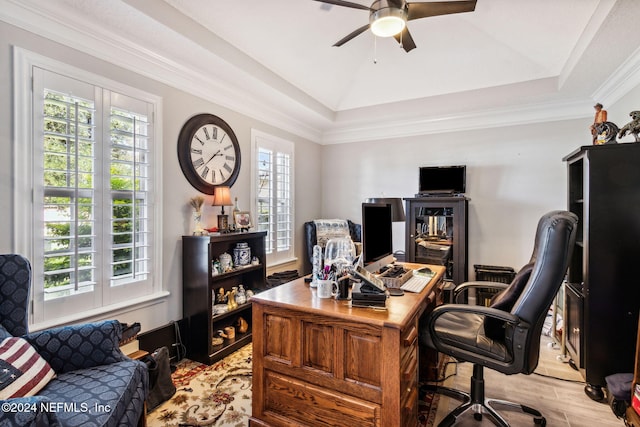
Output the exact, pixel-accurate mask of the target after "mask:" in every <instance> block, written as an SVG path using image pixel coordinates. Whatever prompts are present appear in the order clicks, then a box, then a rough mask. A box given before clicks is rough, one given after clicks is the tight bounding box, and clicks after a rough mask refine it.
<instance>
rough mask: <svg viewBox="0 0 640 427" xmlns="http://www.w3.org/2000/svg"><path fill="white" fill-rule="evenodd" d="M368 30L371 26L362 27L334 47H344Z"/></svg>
mask: <svg viewBox="0 0 640 427" xmlns="http://www.w3.org/2000/svg"><path fill="white" fill-rule="evenodd" d="M368 29H369V24H367V25H363V26H362V27H360V28H358V29H357V30H355V31H352V32H351V33H350V34H349V35H347V36H345V37H343V38H342V39H340V40H338V41H337V42H336V44H334V46H342V45H343V44H345V43H346V42H348V41H349V40H351V39H352V38H354V37H356V36H359V35H360V34H362V33H364V32H365V31H367V30H368Z"/></svg>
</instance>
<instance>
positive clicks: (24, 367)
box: [0, 337, 55, 399]
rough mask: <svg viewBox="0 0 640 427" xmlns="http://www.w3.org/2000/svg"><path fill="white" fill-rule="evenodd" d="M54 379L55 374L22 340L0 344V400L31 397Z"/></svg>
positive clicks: (4, 341)
mask: <svg viewBox="0 0 640 427" xmlns="http://www.w3.org/2000/svg"><path fill="white" fill-rule="evenodd" d="M53 377H55V372H54V371H53V369H51V366H49V364H48V363H47V362H46V360H44V359H43V358H42V357H40V355H39V354H38V353H36V351H35V350H34V348H33V347H31V345H29V343H28V342H27V341H26V340H24V339H23V338H17V337H9V338H5V339H4V340H3V341H2V342H1V343H0V399H9V398H11V397H25V396H33V395H35V394H36V393H38V392H39V391H40V390H41V389H42V388H43V387H44V386H46V385H47V383H48V382H49V381H50V380H51V379H52V378H53Z"/></svg>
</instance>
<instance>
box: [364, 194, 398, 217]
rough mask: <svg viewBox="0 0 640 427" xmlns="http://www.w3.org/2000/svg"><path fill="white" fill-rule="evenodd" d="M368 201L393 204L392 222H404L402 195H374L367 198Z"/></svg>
mask: <svg viewBox="0 0 640 427" xmlns="http://www.w3.org/2000/svg"><path fill="white" fill-rule="evenodd" d="M366 202H367V203H382V204H388V205H391V222H403V221H404V219H405V216H404V207H403V206H402V199H401V198H400V197H372V198H369V199H367V200H366Z"/></svg>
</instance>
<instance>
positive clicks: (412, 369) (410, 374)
mask: <svg viewBox="0 0 640 427" xmlns="http://www.w3.org/2000/svg"><path fill="white" fill-rule="evenodd" d="M417 364H418V358H417V357H414V358H412V359H411V362H410V363H409V366H407V369H406V370H405V371H404V373H403V374H402V377H403V379H404V380H405V381H409V380H410V379H411V378H415V377H416V365H417Z"/></svg>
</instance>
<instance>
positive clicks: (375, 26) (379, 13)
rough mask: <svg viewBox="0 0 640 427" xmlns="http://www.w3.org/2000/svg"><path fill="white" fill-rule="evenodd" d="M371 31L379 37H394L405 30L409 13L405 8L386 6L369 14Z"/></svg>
mask: <svg viewBox="0 0 640 427" xmlns="http://www.w3.org/2000/svg"><path fill="white" fill-rule="evenodd" d="M369 24H370V27H371V32H372V33H373V34H375V35H376V36H378V37H393V36H395V35H396V34H399V33H400V32H402V30H404V27H405V26H406V25H407V14H406V12H405V10H404V9H398V8H395V7H386V8H383V9H380V10H376V11H375V12H371V15H370V16H369Z"/></svg>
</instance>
